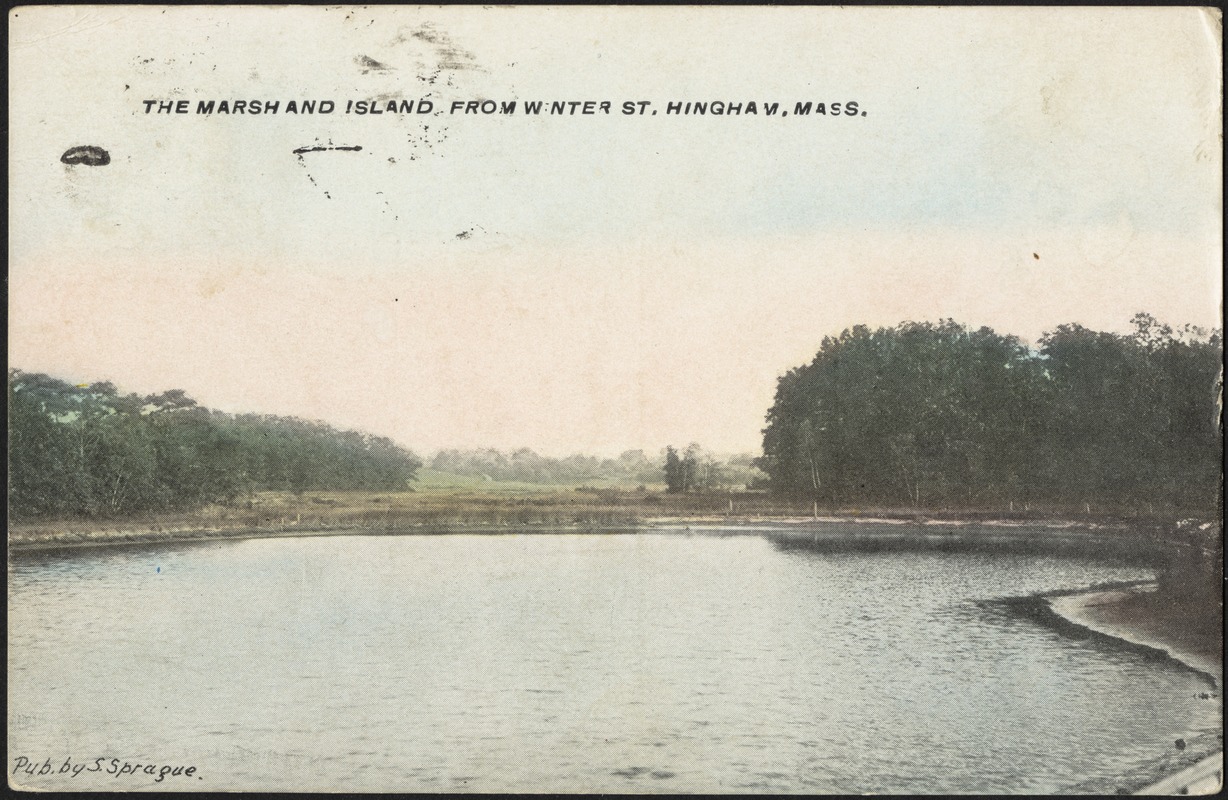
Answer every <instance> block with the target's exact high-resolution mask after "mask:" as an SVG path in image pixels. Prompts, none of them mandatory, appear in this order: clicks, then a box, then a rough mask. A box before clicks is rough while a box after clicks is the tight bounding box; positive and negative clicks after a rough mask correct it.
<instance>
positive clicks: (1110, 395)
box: [757, 313, 1223, 511]
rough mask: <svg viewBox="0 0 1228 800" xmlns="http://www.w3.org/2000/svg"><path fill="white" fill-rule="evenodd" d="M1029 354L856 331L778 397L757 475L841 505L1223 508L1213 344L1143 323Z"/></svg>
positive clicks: (1042, 346) (789, 377)
mask: <svg viewBox="0 0 1228 800" xmlns="http://www.w3.org/2000/svg"><path fill="white" fill-rule="evenodd" d="M1132 326H1133V331H1132V332H1131V333H1130V334H1126V335H1121V334H1115V333H1108V332H1103V331H1094V330H1090V329H1088V328H1085V327H1083V326H1081V325H1077V324H1067V325H1060V326H1058V327H1057V328H1055V329H1054V330H1052V331H1049V332H1047V333H1046V334H1045V335H1044V336H1043V338H1042V339H1041V340H1040V342H1039V346H1038V347H1035V348H1033V347H1030V346H1028V345H1027V344H1025V343H1024V342H1023V341H1022V340H1020V339H1019V338H1017V337H1014V336H1009V335H1002V334H998V333H996V332H994V331H993V330H992V329H990V328H980V329H977V330H971V329H969V328H967V327H965V326H963V325H960V324H957V323H955V322H954V321H952V320H949V319H948V320H944V321H941V322H939V323H936V324H935V323H928V322H905V323H902V324H900V325H898V326H896V327H894V328H878V329H876V330H871V329H869V328H868V327H866V326H863V325H858V326H855V327H853V328H850V329H847V330H845V331H844V332H843V333H841V334H840V335H839V336H838V337H827V338H825V339H823V341H822V344H821V346H820V348H819V352H818V353H817V354H816V355H815V357H814V359H813V360H812V361H811V362H810V363H809V364H806V365H803V366H800V367H797V368H795V369H793V370H790V371H789V372H788V373H786V374H785V375H783V376H782V377H781V378H780V380H779V382H778V385H777V389H776V396H775V401H774V403H773V405H772V407H771V408H770V410H769V411H768V413H767V418H766V419H767V426H766V427H765V428H764V430H763V455H762V457H761V458H760V459H759V460H758V462H757V463H758V465H759V466H760V467H761V468H762V469H763V471H764V472H766V473H767V475H768V477H769V485H770V486H771V488H773V489H774V490H776V491H779V492H782V493H787V494H791V495H797V496H805V497H807V498H814V499H815V500H816V501H818V502H824V503H831V504H835V505H839V504H847V503H866V502H873V503H884V504H907V505H913V506H936V505H939V506H941V505H954V506H968V507H973V506H978V505H993V506H999V507H1001V506H1006V505H1007V504H1008V503H1011V504H1014V503H1019V504H1027V503H1051V504H1076V505H1084V504H1087V505H1088V506H1090V505H1091V504H1092V503H1095V504H1097V505H1100V506H1101V507H1103V506H1104V505H1106V504H1107V505H1113V506H1118V507H1124V506H1130V505H1132V506H1135V507H1137V506H1138V504H1139V503H1142V504H1148V503H1153V504H1156V505H1159V504H1162V503H1163V504H1167V505H1170V506H1176V507H1179V508H1183V509H1189V510H1203V511H1206V510H1210V509H1214V508H1216V507H1217V506H1219V505H1221V504H1222V495H1221V492H1222V473H1221V457H1222V453H1223V438H1222V437H1223V431H1222V424H1221V413H1220V408H1219V399H1220V397H1221V395H1222V386H1223V384H1222V371H1221V365H1222V363H1223V343H1222V333H1221V332H1220V331H1213V332H1210V333H1208V332H1206V331H1203V330H1200V329H1197V328H1194V327H1191V326H1188V325H1187V326H1185V327H1183V328H1181V329H1179V330H1174V329H1173V328H1172V327H1170V326H1168V325H1164V324H1161V323H1160V322H1158V321H1157V320H1156V319H1155V318H1154V317H1152V316H1150V315H1148V314H1142V313H1140V314H1138V315H1136V316H1135V317H1134V318H1133V320H1132Z"/></svg>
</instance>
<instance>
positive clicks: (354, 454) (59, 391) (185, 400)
mask: <svg viewBox="0 0 1228 800" xmlns="http://www.w3.org/2000/svg"><path fill="white" fill-rule="evenodd" d="M8 400H9V512H10V515H11V516H13V517H14V518H17V519H20V518H36V517H68V516H84V517H111V516H124V515H130V514H140V513H149V512H157V511H171V510H182V509H187V508H195V507H199V506H201V505H204V504H207V503H225V502H231V501H233V500H234V499H235V498H236V497H238V496H240V495H241V494H245V493H249V492H252V491H257V490H266V489H287V490H292V491H296V492H302V491H306V490H309V489H311V490H341V489H376V490H395V489H404V488H405V487H406V485H407V483H408V481H411V480H413V478H414V475H415V472H416V470H417V469H418V467H420V466H421V462H420V461H419V460H418V459H417V458H416V457H415V456H414V455H413V454H412V453H410V452H408V451H406V450H404V449H403V448H401V447H398V446H397V445H396V444H394V443H393V442H392V441H390V440H388V439H384V438H380V437H375V436H369V435H367V434H362V433H356V432H353V431H338V430H335V429H333V428H331V427H329V426H327V425H324V424H321V423H317V422H307V421H304V420H300V419H294V418H288V417H274V416H258V415H241V416H232V415H229V414H223V413H220V412H217V411H210V410H209V409H206V408H202V407H200V406H198V405H197V404H196V402H195V401H194V400H192V399H191V398H190V397H188V396H187V395H186V394H184V393H183V392H182V391H180V390H177V389H176V390H172V391H169V392H163V393H161V394H157V395H149V396H147V397H140V396H138V395H135V394H129V395H120V394H119V393H118V392H117V391H116V389H115V387H114V386H113V385H111V384H109V383H97V384H91V385H88V386H73V385H71V384H68V383H65V382H63V381H60V380H56V379H55V378H51V377H48V376H46V375H41V374H30V373H24V372H21V371H20V370H10V371H9V386H8Z"/></svg>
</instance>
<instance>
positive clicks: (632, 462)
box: [429, 447, 661, 484]
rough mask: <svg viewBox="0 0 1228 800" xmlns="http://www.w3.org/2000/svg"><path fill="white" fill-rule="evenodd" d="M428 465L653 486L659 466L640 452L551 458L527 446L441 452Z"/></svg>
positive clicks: (492, 474)
mask: <svg viewBox="0 0 1228 800" xmlns="http://www.w3.org/2000/svg"><path fill="white" fill-rule="evenodd" d="M429 464H430V467H431V469H435V470H439V471H440V472H450V473H453V474H456V475H468V476H471V477H478V478H484V479H487V480H491V481H518V482H521V483H538V484H571V483H583V482H584V481H592V480H611V481H618V482H623V483H629V482H637V483H653V482H656V481H659V480H660V479H661V468H660V465H659V464H657V463H655V462H654V461H652V460H650V459H649V458H648V456H647V455H646V454H645V453H644V451H643V450H626V451H624V452H623V453H622V454H620V455H619V456H618V457H617V458H597V457H596V456H589V455H581V454H575V455H570V456H566V457H565V458H553V457H550V456H543V455H539V454H538V453H536V452H534V451H533V450H530V449H529V448H527V447H522V448H520V449H518V450H513V451H510V452H503V451H500V450H494V449H491V448H483V449H477V450H441V451H439V452H438V453H436V454H435V456H434V457H433V458H431V459H430V461H429Z"/></svg>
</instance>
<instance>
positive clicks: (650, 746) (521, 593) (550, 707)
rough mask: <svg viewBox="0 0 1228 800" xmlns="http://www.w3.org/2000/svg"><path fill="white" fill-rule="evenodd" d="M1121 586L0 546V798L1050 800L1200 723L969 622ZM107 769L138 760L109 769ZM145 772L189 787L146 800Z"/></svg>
mask: <svg viewBox="0 0 1228 800" xmlns="http://www.w3.org/2000/svg"><path fill="white" fill-rule="evenodd" d="M1151 575H1152V573H1151V571H1150V570H1149V569H1148V568H1147V567H1146V566H1142V565H1139V564H1137V563H1135V564H1131V563H1129V562H1127V561H1122V560H1115V559H1109V558H1107V557H1104V556H1093V555H1086V554H1078V553H1063V554H1062V555H1060V556H1054V555H1043V554H1038V553H1032V552H1009V551H1008V550H1006V549H999V550H986V551H961V552H950V551H949V550H946V549H942V548H938V549H933V548H931V549H927V548H925V547H917V546H908V547H898V548H890V547H889V548H883V549H879V550H877V551H874V552H867V551H865V550H864V548H859V547H842V546H838V544H836V543H833V544H831V545H827V544H819V545H814V544H809V545H807V544H805V543H803V544H800V545H798V544H794V545H790V546H786V544H784V543H782V542H780V541H774V540H773V539H772V538H770V537H767V536H761V535H742V536H711V535H692V536H687V535H679V534H674V535H669V534H640V535H575V534H550V535H541V534H536V535H504V536H467V535H450V536H399V537H359V536H353V537H318V538H301V539H271V540H247V541H231V542H215V543H207V544H195V545H176V546H170V545H168V546H158V547H154V546H146V547H129V548H96V549H80V550H75V551H60V552H56V553H46V554H17V557H16V558H15V559H14V560H13V561H12V563H11V565H10V575H9V579H10V580H9V683H8V685H9V689H8V691H9V719H8V724H9V753H8V757H9V771H10V776H14V771H13V770H14V765H15V764H18V763H19V762H18V759H26V762H25V763H26V764H28V765H29V766H27V768H26V769H27V770H32V771H34V772H35V774H34V775H29V774H27V771H26V770H23V771H19V772H17V773H16V775H15V777H10V780H16V782H17V783H18V784H21V785H25V786H37V787H41V788H49V789H85V788H94V789H150V788H156V789H172V790H174V789H192V790H200V789H244V790H330V789H331V790H346V791H349V790H354V791H362V790H385V791H390V790H396V791H427V792H435V791H445V792H446V791H478V792H481V791H512V792H516V791H541V792H555V791H571V792H597V791H601V792H701V791H702V792H842V793H843V792H848V793H860V792H919V793H932V792H943V793H947V792H1037V793H1042V792H1051V791H1060V790H1061V789H1062V788H1063V787H1067V786H1070V785H1072V784H1075V783H1077V782H1079V781H1083V780H1086V779H1089V778H1094V777H1098V776H1105V777H1112V776H1117V775H1121V774H1124V773H1126V772H1128V771H1129V770H1131V769H1132V768H1137V766H1138V765H1140V764H1142V763H1144V762H1146V761H1148V760H1150V759H1153V758H1154V757H1155V756H1156V755H1158V754H1164V753H1166V752H1168V751H1170V750H1171V749H1172V746H1173V745H1172V743H1173V741H1174V739H1175V738H1177V737H1184V738H1186V739H1192V738H1193V737H1195V736H1198V735H1199V734H1201V733H1206V732H1208V731H1218V730H1219V729H1220V726H1221V721H1220V720H1221V717H1220V713H1219V709H1218V706H1217V704H1215V703H1208V702H1206V701H1200V700H1198V699H1197V698H1196V697H1195V695H1196V694H1197V693H1198V692H1199V691H1205V690H1206V688H1207V686H1206V684H1205V683H1204V682H1203V681H1202V679H1200V678H1199V677H1198V676H1197V675H1196V674H1194V673H1192V672H1190V671H1188V670H1185V669H1183V668H1181V667H1180V666H1179V665H1175V664H1173V663H1171V662H1169V663H1166V662H1163V661H1156V660H1154V659H1147V658H1146V657H1144V656H1142V655H1138V654H1136V653H1133V652H1130V651H1129V650H1127V649H1124V648H1115V647H1111V646H1110V647H1106V646H1105V645H1104V644H1103V643H1102V642H1091V641H1086V640H1083V641H1080V640H1074V639H1071V638H1068V637H1064V636H1062V635H1061V634H1059V633H1056V632H1053V631H1051V630H1049V629H1047V628H1045V627H1043V626H1041V625H1038V624H1037V623H1035V622H1032V621H1029V620H1026V619H1020V618H1016V617H1014V616H1012V615H1011V614H1009V613H1008V612H1007V611H1005V610H1003V609H1000V608H997V607H995V606H994V605H993V604H984V603H981V602H979V601H985V600H991V599H993V598H997V597H1002V596H1010V595H1023V594H1028V593H1031V592H1037V591H1046V590H1053V589H1062V588H1076V587H1081V586H1086V585H1090V584H1094V583H1098V582H1104V581H1115V580H1136V579H1145V578H1149V577H1151ZM111 759H116V761H114V762H112V761H111ZM46 762H50V766H49V767H47V768H46V770H44V771H46V772H49V773H50V774H46V775H38V774H37V773H38V771H39V770H38V768H39V767H41V766H42V765H43V764H44V763H46ZM124 763H129V764H135V763H140V764H141V765H143V766H142V767H141V768H138V769H137V771H136V772H135V774H114V773H116V772H120V771H123V770H124V767H123V764H124ZM146 764H153V765H154V770H153V771H154V772H155V773H157V772H158V771H160V770H161V769H162V768H163V767H167V768H168V769H169V768H173V767H186V766H194V767H195V768H196V769H195V771H194V772H193V774H191V775H184V774H182V772H181V773H180V774H178V775H171V774H168V775H166V776H165V777H164V778H163V780H162V781H160V782H156V781H155V777H156V776H155V775H149V774H146V772H145V771H144V765H146ZM65 767H66V769H65V772H64V774H60V773H59V770H60V769H62V768H65ZM74 767H77V768H79V769H83V770H84V771H81V772H79V773H78V774H77V775H76V776H73V774H72V769H73V768H74ZM90 769H96V770H97V771H89V770H90Z"/></svg>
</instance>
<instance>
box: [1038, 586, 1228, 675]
mask: <svg viewBox="0 0 1228 800" xmlns="http://www.w3.org/2000/svg"><path fill="white" fill-rule="evenodd" d="M1156 589H1157V587H1156V585H1155V584H1144V585H1141V586H1135V587H1131V588H1127V589H1112V590H1106V591H1093V592H1084V593H1082V594H1072V595H1066V596H1061V597H1051V598H1049V607H1050V608H1052V609H1053V610H1054V611H1055V612H1057V613H1058V614H1060V615H1061V616H1063V617H1065V618H1066V619H1067V620H1069V621H1070V622H1073V623H1075V624H1076V625H1082V626H1083V627H1085V628H1089V629H1091V630H1093V631H1096V632H1097V633H1103V634H1105V635H1107V636H1112V637H1114V638H1117V639H1122V640H1124V641H1127V642H1130V643H1132V644H1136V645H1140V646H1142V647H1150V648H1152V649H1155V650H1162V651H1164V652H1165V653H1167V654H1168V655H1169V656H1171V657H1172V658H1174V659H1176V660H1177V661H1180V662H1182V663H1183V664H1186V665H1187V666H1190V667H1192V668H1194V669H1196V670H1198V671H1199V672H1202V673H1204V674H1206V675H1208V676H1210V677H1211V678H1212V679H1213V680H1214V681H1215V685H1216V687H1221V686H1223V657H1222V642H1221V641H1219V636H1217V635H1216V633H1217V632H1218V631H1219V628H1220V622H1218V621H1215V620H1212V623H1213V624H1212V625H1208V624H1207V623H1206V620H1205V619H1201V618H1200V619H1191V618H1190V617H1189V615H1190V613H1191V612H1190V610H1189V609H1187V608H1185V607H1183V606H1179V605H1177V604H1174V603H1171V602H1168V601H1167V599H1166V598H1164V597H1162V596H1161V595H1160V594H1159V593H1158V592H1157V591H1156ZM1209 612H1210V610H1206V611H1204V613H1209ZM1213 616H1214V615H1213Z"/></svg>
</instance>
